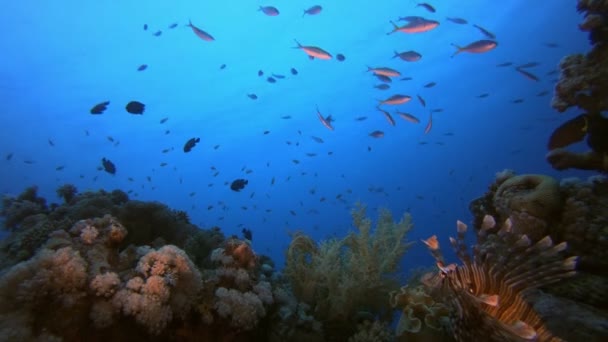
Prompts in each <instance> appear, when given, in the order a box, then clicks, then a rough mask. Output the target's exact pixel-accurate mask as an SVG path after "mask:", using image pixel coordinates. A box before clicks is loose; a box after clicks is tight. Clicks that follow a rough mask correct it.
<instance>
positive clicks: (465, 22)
mask: <svg viewBox="0 0 608 342" xmlns="http://www.w3.org/2000/svg"><path fill="white" fill-rule="evenodd" d="M446 19H447V20H449V21H451V22H453V23H454V24H460V25H466V24H468V23H469V22H468V21H466V20H465V19H462V18H455V17H446Z"/></svg>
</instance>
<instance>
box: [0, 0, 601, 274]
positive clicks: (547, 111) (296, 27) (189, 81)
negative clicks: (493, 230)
mask: <svg viewBox="0 0 608 342" xmlns="http://www.w3.org/2000/svg"><path fill="white" fill-rule="evenodd" d="M431 3H432V5H433V6H434V7H435V8H436V12H435V13H430V12H429V11H427V10H426V9H425V8H423V7H420V6H416V4H417V1H394V0H390V1H377V2H347V1H322V0H321V1H318V2H310V1H281V0H277V1H272V2H258V1H237V0H235V1H230V2H227V1H172V2H169V1H133V0H124V1H94V2H93V1H84V2H83V1H74V0H59V1H53V2H50V1H36V2H33V1H12V2H7V3H5V4H3V5H2V7H3V10H2V11H0V31H1V32H3V34H2V35H0V51H2V53H1V54H0V94H1V98H2V101H0V127H2V133H1V135H0V153H2V160H1V161H0V163H1V165H2V166H1V169H2V177H1V178H0V191H1V192H2V193H6V194H17V193H19V192H21V191H22V190H23V189H24V188H25V187H27V186H30V185H37V186H38V187H39V189H40V193H41V195H43V196H44V197H47V198H49V199H51V200H53V201H57V202H59V198H57V196H56V194H55V189H56V188H57V187H58V186H60V185H62V184H65V183H71V184H74V185H75V186H76V187H77V188H78V189H79V190H80V191H85V190H97V189H106V190H112V189H122V190H124V191H132V192H131V193H130V196H131V198H133V199H139V200H155V201H161V202H164V203H166V204H167V205H169V206H171V207H172V208H175V209H180V210H185V211H187V212H188V214H189V215H190V217H191V220H192V222H193V223H195V224H197V225H199V226H201V227H211V226H219V227H221V228H222V230H223V231H224V232H226V234H227V235H230V234H237V235H240V231H241V229H242V228H243V227H246V228H249V229H251V230H252V231H253V246H254V248H255V249H256V250H257V251H259V252H261V253H265V254H268V255H270V256H271V257H272V258H273V259H274V260H275V261H276V262H277V265H278V266H279V267H280V266H281V265H282V263H283V259H284V250H285V248H286V246H287V244H288V243H289V241H290V239H289V235H288V232H290V231H296V230H302V231H304V232H306V233H307V234H310V235H312V236H313V237H314V238H315V239H324V238H327V237H331V236H343V235H345V234H346V233H347V232H348V231H349V230H350V229H352V227H351V223H350V214H349V213H350V210H351V209H352V208H353V206H354V204H355V203H357V202H361V203H364V204H366V205H367V206H368V212H369V213H370V214H371V215H372V216H373V217H375V216H376V214H377V211H376V209H377V208H380V207H386V208H388V209H390V210H391V211H392V212H393V214H394V215H395V217H399V216H401V215H402V214H403V212H405V211H408V212H410V213H411V214H412V216H413V222H414V230H413V231H412V232H411V234H410V236H409V238H410V239H412V240H418V239H421V238H426V237H428V236H430V235H432V234H438V235H439V236H443V237H444V238H445V237H447V235H449V234H452V233H453V231H454V227H455V221H456V219H461V220H463V221H465V222H468V221H470V218H471V214H470V213H469V211H468V203H469V202H470V201H471V200H472V199H474V198H476V197H478V196H480V195H482V194H483V193H484V192H485V190H486V188H487V186H488V185H489V184H490V183H491V182H492V180H493V179H494V175H495V173H496V172H497V171H501V170H503V169H505V168H509V169H514V170H515V171H517V172H518V173H545V174H549V175H553V176H557V177H560V178H563V177H572V176H585V175H586V174H585V173H584V172H580V171H564V172H557V171H554V170H552V169H551V167H550V165H549V164H548V163H547V162H546V161H545V158H544V155H545V154H546V152H547V151H546V142H547V139H548V136H549V134H550V132H551V131H552V130H553V129H554V128H555V127H556V126H557V125H559V123H561V122H563V121H564V120H565V118H566V117H572V116H573V114H575V113H574V112H566V113H563V114H558V113H557V112H556V111H555V110H553V109H552V108H551V106H550V103H551V96H552V93H553V88H554V85H555V83H556V81H557V78H558V77H559V73H555V70H557V69H558V63H559V61H560V59H561V58H563V57H564V56H566V55H569V54H572V53H579V52H586V51H587V50H588V48H589V45H588V42H587V39H586V36H585V34H584V33H582V32H581V31H579V29H578V27H577V25H578V23H579V22H580V21H581V17H580V15H578V14H577V13H576V11H575V4H574V2H572V1H567V0H554V1H524V0H511V1H482V0H470V1H453V0H449V1H448V0H440V1H433V2H431ZM317 4H318V5H322V6H323V10H322V12H321V13H319V14H317V15H305V16H303V15H302V14H303V9H306V8H309V7H311V6H313V5H317ZM260 5H263V6H270V5H272V6H275V7H276V8H278V9H279V12H280V14H279V15H278V16H268V15H265V14H264V13H263V12H262V11H259V10H258V8H259V6H260ZM405 16H423V17H425V18H428V19H432V20H437V21H439V22H440V25H439V26H438V27H437V28H435V29H433V30H431V31H429V32H424V33H416V34H406V33H401V32H396V33H393V34H390V35H387V33H388V32H390V31H391V30H392V29H393V27H392V25H391V24H390V22H389V21H390V20H397V19H398V18H399V17H405ZM446 17H458V18H464V19H466V20H467V21H468V24H466V25H460V24H456V23H453V22H451V21H449V20H446ZM189 20H191V21H192V23H193V24H194V25H196V26H197V27H199V28H200V29H202V30H205V31H206V32H208V33H209V34H211V35H212V36H213V37H214V38H215V40H214V41H205V40H202V39H200V38H199V37H197V36H196V35H195V34H194V33H193V31H192V30H191V29H190V28H189V27H187V26H186V24H188V22H189ZM174 23H176V24H177V26H176V27H174V28H170V26H171V25H172V24H174ZM398 23H399V25H402V24H404V23H405V22H404V21H401V22H398ZM472 24H476V25H479V26H481V27H483V28H485V29H487V30H489V31H491V32H492V33H494V34H495V35H496V41H497V42H498V46H497V47H496V48H495V49H493V50H491V51H488V52H485V53H480V54H471V53H461V54H459V55H456V56H454V57H453V58H452V57H451V56H452V55H453V53H454V52H455V48H454V47H453V46H452V45H451V44H452V43H453V44H457V45H467V44H469V43H471V42H474V41H477V40H480V39H486V37H485V36H484V35H483V34H482V32H480V30H479V29H477V28H475V27H474V26H472ZM144 25H146V26H147V30H144ZM159 31H160V32H161V33H160V34H157V32H159ZM294 40H297V41H299V42H300V43H301V44H302V45H306V46H316V47H320V48H322V49H323V50H326V51H328V52H329V53H331V54H332V55H333V58H332V59H330V60H318V59H315V60H311V59H309V58H308V56H307V55H306V54H305V52H304V51H303V50H301V49H294V48H293V47H294V46H296V43H295V42H294ZM408 50H413V51H417V52H419V53H420V54H421V55H422V58H421V59H420V60H419V61H417V62H406V61H402V60H400V59H399V58H392V57H393V55H394V51H398V52H402V51H408ZM338 54H342V55H344V57H345V60H344V61H339V60H338V59H337V58H336V57H337V55H338ZM506 62H511V63H513V65H512V66H506V67H498V66H497V65H499V64H502V63H506ZM529 62H537V63H539V64H538V66H535V67H531V68H529V69H526V70H529V72H531V73H533V74H535V75H537V76H538V77H539V78H540V80H539V81H533V80H530V79H527V78H525V77H524V76H523V75H522V74H521V73H518V72H517V71H515V69H514V67H513V66H516V65H520V64H525V63H529ZM142 64H146V65H147V69H146V70H143V71H138V67H139V66H140V65H142ZM222 65H225V67H224V68H221V66H222ZM367 66H372V67H389V68H392V69H396V70H398V71H399V72H400V73H401V76H400V77H396V78H394V79H393V81H392V82H391V83H390V84H389V85H390V89H387V90H379V89H376V88H374V85H378V84H380V83H381V82H380V81H379V80H378V79H377V78H376V77H374V76H373V74H372V73H371V72H368V71H367ZM292 68H294V69H295V70H297V75H293V74H292V72H291V69H292ZM260 70H262V71H263V72H264V75H263V76H261V77H260V76H258V71H260ZM272 74H275V75H281V76H285V78H278V77H276V76H275V78H276V82H275V83H270V82H268V81H267V77H269V76H271V75H272ZM403 77H411V80H400V78H403ZM431 82H435V83H436V85H435V86H434V87H424V85H427V84H429V83H431ZM541 92H546V93H547V94H546V95H544V96H542V95H541V96H538V95H539V93H541ZM248 94H255V95H256V96H257V99H255V100H254V99H251V98H250V97H248V96H247V95H248ZM393 94H405V95H409V96H411V97H412V100H411V101H409V102H408V103H406V104H402V105H399V106H390V105H383V106H382V109H384V110H387V111H389V112H391V113H393V116H394V118H395V120H397V122H396V125H395V126H394V127H393V126H391V125H390V124H389V123H388V122H387V120H386V119H385V117H384V116H383V115H382V114H381V113H380V112H379V111H378V110H377V109H376V107H377V106H378V103H379V101H378V100H380V99H385V98H388V97H389V96H391V95H393ZM482 94H487V96H486V95H483V96H482ZM417 95H420V96H421V97H423V98H424V100H425V102H426V107H423V106H422V104H421V103H420V102H419V101H418V100H417ZM484 96H485V97H484ZM518 100H519V101H518ZM103 101H110V104H109V105H108V108H107V110H106V111H105V112H104V113H103V114H101V115H91V114H90V112H89V111H90V109H91V107H93V106H94V105H95V104H97V103H100V102H103ZM129 101H139V102H142V103H144V104H145V105H146V109H145V112H144V113H143V115H132V114H129V113H127V111H126V110H125V105H126V104H127V103H128V102H129ZM517 102H519V103H517ZM317 108H318V110H319V111H320V113H322V114H323V115H324V116H327V115H331V116H332V118H333V119H334V120H335V121H334V122H333V123H332V124H333V127H334V130H333V131H330V130H328V129H327V128H326V127H324V126H323V125H322V123H321V122H320V120H319V119H318V117H317ZM434 109H436V110H438V109H441V111H436V112H434V113H433V127H432V129H431V131H430V132H429V133H428V134H425V133H424V131H425V126H426V125H427V122H428V120H429V117H430V112H431V111H432V110H434ZM396 110H400V111H403V112H408V113H411V114H413V115H415V116H416V117H418V118H420V121H421V122H420V123H419V124H413V123H410V122H407V121H405V120H402V119H401V118H400V117H398V116H397V115H396V114H394V113H395V111H396ZM362 116H365V117H366V120H363V121H360V120H356V118H358V117H362ZM287 117H289V118H288V119H287ZM163 118H168V120H167V121H166V122H165V123H162V124H161V123H160V121H161V119H163ZM375 130H380V131H383V132H384V137H382V138H373V137H371V136H369V134H370V133H371V132H372V131H375ZM167 131H169V133H168V134H167ZM265 131H269V133H267V134H264V132H265ZM110 137H111V139H112V140H113V141H110V139H109V138H110ZM192 137H199V138H200V139H201V140H200V143H198V144H197V145H196V146H195V147H194V148H193V149H192V151H191V152H189V153H184V152H183V150H182V148H183V146H184V143H185V142H186V141H187V140H188V139H190V138H192ZM313 137H315V138H321V139H322V141H323V142H322V143H320V142H318V141H317V140H318V139H316V140H315V138H313ZM165 149H169V150H170V151H169V152H167V153H163V152H162V151H163V150H165ZM313 154H314V155H313ZM9 155H12V158H10V159H9V158H8V156H9ZM102 158H108V159H109V160H111V161H112V162H113V163H114V164H115V165H116V169H117V172H116V174H115V175H112V174H109V173H106V172H104V171H103V170H98V168H99V167H100V166H101V159H102ZM161 163H166V165H165V166H160V165H161ZM212 167H213V168H214V169H212ZM248 170H250V171H248ZM216 172H218V174H217V176H214V174H215V173H216ZM248 172H249V173H248ZM148 177H149V180H148ZM238 178H244V179H247V180H248V181H249V183H248V184H247V186H246V187H245V189H243V190H242V191H240V192H234V191H231V190H230V187H229V184H230V182H232V181H233V180H235V179H238ZM130 179H132V180H130ZM273 179H274V184H272V180H273ZM405 259H406V260H404V263H405V266H406V268H409V267H413V266H419V265H432V264H433V261H432V258H431V257H430V256H429V255H428V252H427V251H426V250H425V248H423V246H422V244H417V245H416V246H415V247H413V249H412V250H411V251H410V252H408V255H407V257H406V258H405Z"/></svg>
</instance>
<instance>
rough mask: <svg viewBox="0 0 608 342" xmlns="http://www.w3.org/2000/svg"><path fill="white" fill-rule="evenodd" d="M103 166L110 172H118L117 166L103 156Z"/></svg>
mask: <svg viewBox="0 0 608 342" xmlns="http://www.w3.org/2000/svg"><path fill="white" fill-rule="evenodd" d="M101 166H102V167H103V169H104V171H105V172H107V173H109V174H113V175H114V174H116V166H115V165H114V163H112V162H111V161H110V160H109V159H106V158H101Z"/></svg>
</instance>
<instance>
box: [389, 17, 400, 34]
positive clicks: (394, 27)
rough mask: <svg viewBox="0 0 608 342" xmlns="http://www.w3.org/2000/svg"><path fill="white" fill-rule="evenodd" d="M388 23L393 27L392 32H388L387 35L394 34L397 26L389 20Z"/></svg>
mask: <svg viewBox="0 0 608 342" xmlns="http://www.w3.org/2000/svg"><path fill="white" fill-rule="evenodd" d="M390 23H391V25H393V30H392V31H391V32H388V33H387V35H388V34H391V33H394V32H396V31H397V30H398V29H399V26H397V24H395V22H394V21H392V20H391V21H390Z"/></svg>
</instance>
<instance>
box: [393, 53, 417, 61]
mask: <svg viewBox="0 0 608 342" xmlns="http://www.w3.org/2000/svg"><path fill="white" fill-rule="evenodd" d="M393 52H394V53H395V55H394V56H393V58H395V57H399V58H400V59H401V60H403V61H406V62H417V61H419V60H420V59H421V58H422V55H421V54H419V53H418V52H416V51H412V50H410V51H404V52H397V51H393Z"/></svg>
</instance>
